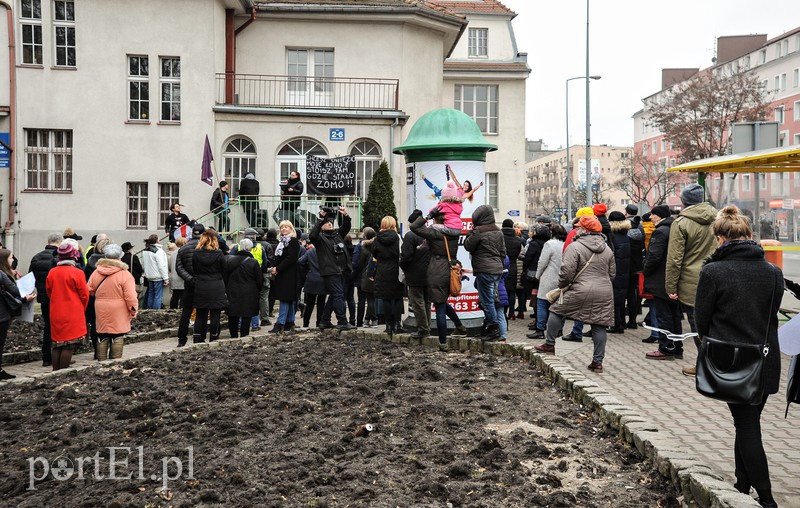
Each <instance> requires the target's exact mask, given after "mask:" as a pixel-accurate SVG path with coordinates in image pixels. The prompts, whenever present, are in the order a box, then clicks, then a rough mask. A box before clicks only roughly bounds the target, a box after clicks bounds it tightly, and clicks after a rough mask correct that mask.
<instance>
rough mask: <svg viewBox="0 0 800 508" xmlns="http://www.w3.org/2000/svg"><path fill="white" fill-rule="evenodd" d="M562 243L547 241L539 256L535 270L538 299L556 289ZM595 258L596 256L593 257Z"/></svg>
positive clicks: (555, 240) (552, 240)
mask: <svg viewBox="0 0 800 508" xmlns="http://www.w3.org/2000/svg"><path fill="white" fill-rule="evenodd" d="M563 250H564V242H563V241H561V240H557V239H555V238H551V239H550V240H547V242H546V243H545V244H544V247H543V248H542V254H541V255H540V256H539V266H538V267H537V268H536V278H537V279H539V295H538V298H542V299H544V298H545V296H544V295H546V294H547V292H548V291H552V290H553V289H555V288H557V287H558V274H559V272H560V271H561V253H562V251H563ZM595 257H597V256H595Z"/></svg>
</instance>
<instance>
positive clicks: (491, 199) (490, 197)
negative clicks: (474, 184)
mask: <svg viewBox="0 0 800 508" xmlns="http://www.w3.org/2000/svg"><path fill="white" fill-rule="evenodd" d="M497 196H498V193H497V173H486V204H487V205H489V206H491V207H492V208H493V209H494V211H495V213H496V212H499V211H500V208H499V202H498V200H497Z"/></svg>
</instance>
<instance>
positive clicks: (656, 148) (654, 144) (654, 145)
mask: <svg viewBox="0 0 800 508" xmlns="http://www.w3.org/2000/svg"><path fill="white" fill-rule="evenodd" d="M657 153H658V141H653V155H655V154H657Z"/></svg>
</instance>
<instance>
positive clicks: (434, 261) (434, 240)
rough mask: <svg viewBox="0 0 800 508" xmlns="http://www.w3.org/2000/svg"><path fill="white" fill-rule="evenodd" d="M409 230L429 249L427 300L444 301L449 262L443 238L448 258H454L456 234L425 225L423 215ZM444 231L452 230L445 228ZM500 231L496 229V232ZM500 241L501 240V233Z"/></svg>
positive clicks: (456, 246) (456, 250)
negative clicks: (426, 244)
mask: <svg viewBox="0 0 800 508" xmlns="http://www.w3.org/2000/svg"><path fill="white" fill-rule="evenodd" d="M410 227H411V231H413V232H414V233H416V234H418V235H419V236H421V237H422V238H424V239H425V240H426V241H427V242H428V247H429V248H430V251H431V260H430V262H429V263H428V289H427V295H428V300H430V301H431V302H433V303H444V302H446V301H447V298H448V297H449V296H450V264H449V263H448V261H447V251H446V250H445V243H444V242H445V239H447V245H448V247H449V248H450V258H451V259H456V254H457V252H458V237H459V235H458V234H455V235H451V234H449V233H445V229H437V228H435V227H426V226H425V217H420V218H418V219H417V220H415V221H414V222H413V223H411V226H410ZM446 231H452V230H450V229H447V230H446ZM499 232H500V231H499V230H498V233H499ZM500 241H501V242H502V241H503V238H502V235H501V237H500Z"/></svg>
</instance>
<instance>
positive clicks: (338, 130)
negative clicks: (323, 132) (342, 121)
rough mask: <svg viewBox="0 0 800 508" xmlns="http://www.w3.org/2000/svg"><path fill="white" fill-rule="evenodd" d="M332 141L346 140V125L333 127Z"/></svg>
mask: <svg viewBox="0 0 800 508" xmlns="http://www.w3.org/2000/svg"><path fill="white" fill-rule="evenodd" d="M331 141H344V127H331Z"/></svg>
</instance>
